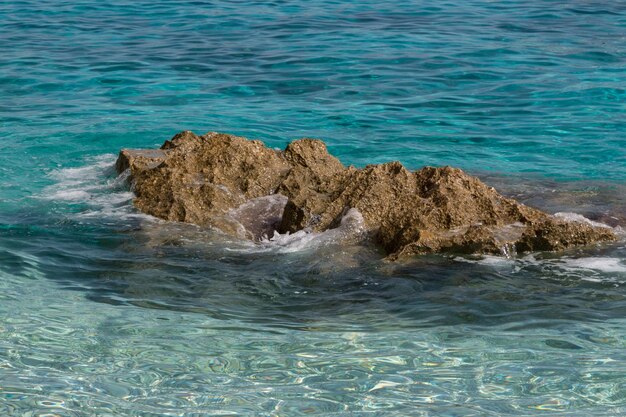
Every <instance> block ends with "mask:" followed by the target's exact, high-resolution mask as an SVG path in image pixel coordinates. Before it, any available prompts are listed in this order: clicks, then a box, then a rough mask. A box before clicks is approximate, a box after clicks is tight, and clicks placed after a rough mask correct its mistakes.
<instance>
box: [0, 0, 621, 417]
mask: <svg viewBox="0 0 626 417" xmlns="http://www.w3.org/2000/svg"><path fill="white" fill-rule="evenodd" d="M625 29H626V6H625V5H624V3H623V2H621V1H613V2H595V3H594V2H587V1H582V0H573V1H569V2H567V4H564V3H563V2H549V1H542V0H530V1H526V2H523V3H520V2H514V1H499V2H492V1H483V0H470V1H452V2H439V3H436V2H418V1H412V0H411V1H407V2H384V1H383V2H380V1H377V2H374V1H373V0H358V1H351V2H340V1H334V0H312V1H308V2H304V1H290V2H285V1H246V2H243V1H234V2H233V1H222V0H218V1H214V2H210V3H206V2H198V1H187V0H184V1H165V2H147V1H144V0H139V1H135V2H129V1H123V0H113V1H108V2H95V1H93V0H77V1H72V2H64V1H51V0H42V1H33V0H22V1H15V2H2V3H0V93H1V97H2V100H0V135H1V137H2V139H3V152H0V177H1V178H2V180H0V415H3V416H4V415H7V416H64V417H65V416H81V417H82V416H85V417H87V416H94V415H99V416H107V417H108V416H120V415H123V416H142V417H144V416H145V417H148V416H189V417H191V416H211V415H215V416H218V415H219V416H235V415H239V416H247V415H262V416H298V415H318V416H371V415H375V416H398V415H416V416H506V415H517V416H530V415H550V416H585V417H586V416H606V415H609V416H621V415H626V384H625V382H624V381H626V372H625V369H626V357H625V356H626V355H625V353H624V352H626V349H625V348H626V346H625V344H626V322H625V321H624V317H626V292H625V288H626V272H625V271H626V249H625V248H624V243H623V239H622V240H621V241H620V242H618V243H616V244H614V245H607V246H601V247H591V248H582V249H576V250H573V251H569V252H567V253H563V254H559V255H556V254H532V255H530V256H524V257H513V258H512V259H505V258H500V257H498V258H493V257H486V258H485V257H483V258H481V257H437V256H430V257H420V258H415V259H412V260H410V261H407V262H404V263H393V264H392V263H387V262H384V261H383V260H382V259H381V258H382V255H381V254H380V253H379V252H378V251H377V249H376V248H374V247H372V246H370V245H369V244H368V243H367V242H363V241H362V240H359V239H355V237H359V235H358V228H350V227H348V228H346V229H345V230H338V231H335V232H333V233H328V234H318V235H316V234H304V235H298V236H277V237H276V238H275V239H274V240H266V241H263V242H257V243H250V242H241V241H235V240H233V239H229V238H226V237H224V236H222V235H220V234H217V233H215V232H213V231H210V230H205V229H201V228H198V227H195V226H191V225H184V224H168V223H165V222H162V221H158V220H156V219H154V218H150V217H149V216H144V215H141V214H139V213H137V211H135V210H134V209H133V208H132V205H131V200H132V193H130V192H129V191H128V188H127V184H126V183H125V181H124V178H116V177H115V175H114V173H113V170H112V164H113V161H114V159H115V156H114V154H115V153H117V152H118V151H119V149H120V148H122V147H137V148H150V147H155V146H158V145H160V144H161V143H162V142H163V141H164V140H165V139H168V138H169V136H171V135H172V134H174V133H176V132H177V131H180V130H183V129H191V130H195V131H198V132H200V133H202V132H204V131H207V130H215V131H226V132H231V133H236V134H241V135H244V136H248V137H251V138H259V139H263V140H264V141H266V142H267V144H268V145H270V146H276V147H283V146H284V145H285V143H286V142H287V141H289V140H291V139H293V138H296V137H301V136H313V137H319V138H323V139H325V140H327V141H328V144H329V147H330V150H331V151H332V153H333V154H335V155H338V156H339V158H340V159H341V160H342V161H343V162H344V163H346V164H356V165H365V164H367V163H375V162H385V161H389V160H394V159H399V160H401V161H402V162H404V163H405V164H406V165H407V166H409V167H410V168H417V167H420V166H421V165H424V164H430V165H444V164H451V165H457V166H460V167H461V168H464V169H467V170H469V171H471V172H473V173H477V174H479V175H480V176H481V177H483V178H484V179H485V180H486V181H487V182H488V183H490V184H492V185H494V186H496V187H497V188H498V189H499V190H501V191H502V192H504V193H505V194H507V195H510V196H512V197H515V198H518V199H520V200H522V201H523V202H525V203H528V204H529V205H533V206H537V207H539V208H542V209H546V210H548V211H550V212H551V213H556V212H565V213H574V214H567V215H570V216H572V215H583V216H585V217H587V218H589V219H591V220H593V221H597V222H601V223H605V224H608V225H610V226H611V227H620V226H621V227H624V225H626V199H625V197H624V196H625V195H626V192H625V189H624V178H625V177H626V153H625V146H624V137H625V133H626V119H625V118H624V117H623V113H624V99H625V98H626V93H625V89H624V85H625V83H626V73H625V72H624V63H625V59H626V43H625V42H624V41H625V39H624V33H625ZM503 174H507V175H506V176H505V175H503ZM357 223H358V222H357ZM344 232H345V233H344Z"/></svg>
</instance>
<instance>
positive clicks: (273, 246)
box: [231, 208, 366, 253]
mask: <svg viewBox="0 0 626 417" xmlns="http://www.w3.org/2000/svg"><path fill="white" fill-rule="evenodd" d="M365 232H366V229H365V221H364V220H363V216H362V215H361V213H360V212H359V211H358V210H357V209H354V208H352V209H349V210H348V211H347V212H346V213H345V214H344V216H343V217H342V219H341V223H340V224H339V227H336V228H334V229H328V230H325V231H323V232H313V231H311V230H308V229H304V230H299V231H297V232H295V233H283V234H281V233H278V232H277V231H274V233H273V235H272V237H263V238H261V239H260V240H259V241H258V242H248V244H247V245H246V247H245V248H242V249H231V250H233V251H246V252H279V253H291V252H300V251H303V250H311V249H314V248H320V247H324V246H330V245H333V244H345V243H350V242H355V243H356V242H359V241H361V240H363V239H364V233H365Z"/></svg>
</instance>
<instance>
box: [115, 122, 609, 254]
mask: <svg viewBox="0 0 626 417" xmlns="http://www.w3.org/2000/svg"><path fill="white" fill-rule="evenodd" d="M116 166H117V171H118V172H119V173H122V172H124V171H126V170H127V169H128V170H129V171H130V180H131V184H132V188H133V191H134V192H135V194H136V199H135V200H134V204H135V206H136V207H137V208H138V209H139V210H141V211H143V212H145V213H147V214H151V215H153V216H156V217H159V218H162V219H166V220H173V221H179V222H188V223H194V224H198V225H203V226H212V227H216V228H218V229H220V230H222V231H223V232H225V233H227V234H231V235H234V236H239V237H244V238H249V239H258V238H260V237H261V236H263V235H267V236H271V235H272V233H273V232H274V231H278V232H280V233H286V232H292V233H293V232H296V231H299V230H303V229H304V230H311V231H324V230H327V229H331V228H335V227H337V226H339V224H340V223H341V219H342V218H343V216H344V215H345V214H346V213H347V212H348V210H349V209H357V210H358V211H359V212H360V213H361V214H362V216H363V221H364V226H365V228H366V230H367V231H368V232H370V233H371V235H372V237H373V238H374V240H375V241H376V242H377V243H379V244H380V245H381V246H382V247H383V249H384V250H385V251H386V252H387V254H388V255H389V257H390V259H396V258H398V257H401V256H406V255H414V254H424V253H434V252H454V253H468V254H469V253H492V254H500V253H505V254H506V253H507V251H517V252H527V251H555V250H562V249H565V248H568V247H571V246H575V245H587V244H591V243H595V242H603V241H611V240H614V239H615V235H614V233H613V231H612V229H610V228H607V227H602V226H598V225H595V224H592V223H590V222H585V221H579V222H577V221H568V220H565V219H561V218H558V217H555V216H551V215H549V214H546V213H544V212H542V211H539V210H536V209H533V208H531V207H527V206H525V205H523V204H521V203H518V202H517V201H515V200H512V199H509V198H506V197H503V196H502V195H500V194H499V193H498V192H497V191H496V190H495V189H493V188H492V187H489V186H487V185H485V184H484V183H482V182H481V181H480V180H479V179H477V178H475V177H472V176H470V175H467V174H465V173H464V172H463V171H461V170H460V169H457V168H451V167H443V168H433V167H424V168H422V169H420V170H418V171H414V172H412V171H409V170H407V169H406V168H405V167H404V166H402V164H400V163H399V162H390V163H386V164H381V165H368V166H366V167H365V168H363V169H357V168H354V167H352V166H350V167H345V166H344V165H343V164H342V163H341V162H339V160H338V159H337V158H335V157H333V156H332V155H330V154H329V153H328V151H327V149H326V146H325V145H324V143H323V142H322V141H319V140H315V139H300V140H296V141H294V142H292V143H290V144H289V145H288V146H287V148H286V149H285V150H284V151H280V150H274V149H270V148H267V147H265V145H264V144H263V143H262V142H260V141H255V140H248V139H245V138H242V137H237V136H232V135H228V134H221V133H207V134H206V135H203V136H197V135H195V134H193V133H192V132H181V133H179V134H177V135H176V136H174V137H173V138H172V139H171V140H168V141H166V142H165V143H164V144H163V146H161V149H159V150H128V149H124V150H122V151H121V152H120V155H119V158H118V160H117V165H116Z"/></svg>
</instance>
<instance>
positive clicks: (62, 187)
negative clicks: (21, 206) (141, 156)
mask: <svg viewBox="0 0 626 417" xmlns="http://www.w3.org/2000/svg"><path fill="white" fill-rule="evenodd" d="M115 159H116V156H115V155H113V154H105V155H100V156H96V157H93V158H89V159H87V160H86V161H85V165H84V166H81V167H75V168H62V169H58V170H55V171H53V172H51V173H50V178H52V179H54V180H55V183H54V184H52V185H50V186H48V187H46V188H45V189H44V190H43V192H42V194H41V195H39V196H38V197H39V198H41V199H45V200H50V201H58V202H65V203H72V204H84V205H85V206H86V207H85V209H84V210H82V211H81V212H80V213H77V214H75V215H74V216H76V217H77V218H89V217H98V218H121V219H128V218H135V217H141V218H151V217H150V216H146V215H144V214H141V213H138V212H136V210H134V209H133V207H132V204H131V202H132V199H133V193H132V192H130V191H129V190H128V187H127V185H126V180H127V178H128V175H127V174H122V175H120V176H115V174H114V172H115V169H114V166H115Z"/></svg>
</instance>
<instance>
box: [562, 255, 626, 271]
mask: <svg viewBox="0 0 626 417" xmlns="http://www.w3.org/2000/svg"><path fill="white" fill-rule="evenodd" d="M563 265H564V266H565V267H568V268H578V269H588V270H594V271H600V272H605V273H622V274H623V273H626V264H624V262H623V261H622V260H621V259H619V258H609V257H598V258H592V257H589V258H576V259H569V258H568V259H563Z"/></svg>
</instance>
